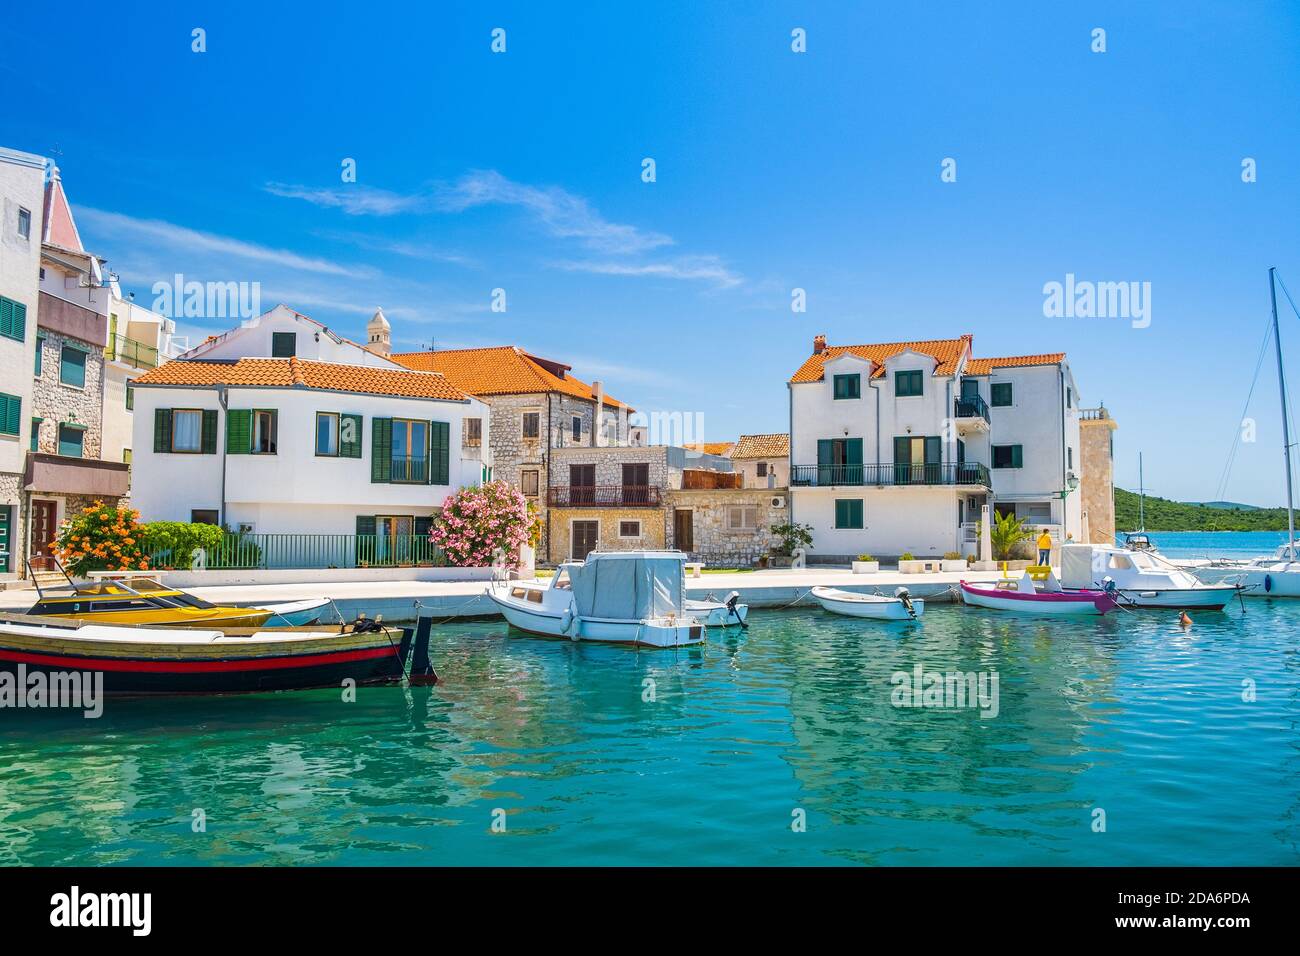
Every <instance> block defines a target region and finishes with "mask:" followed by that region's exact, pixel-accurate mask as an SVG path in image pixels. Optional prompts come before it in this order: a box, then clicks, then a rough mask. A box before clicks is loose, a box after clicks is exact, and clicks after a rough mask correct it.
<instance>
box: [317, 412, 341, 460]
mask: <svg viewBox="0 0 1300 956" xmlns="http://www.w3.org/2000/svg"><path fill="white" fill-rule="evenodd" d="M338 453H339V416H338V415H337V414H336V413H334V412H317V413H316V454H318V455H329V456H337V455H338Z"/></svg>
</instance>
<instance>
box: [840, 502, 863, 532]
mask: <svg viewBox="0 0 1300 956" xmlns="http://www.w3.org/2000/svg"><path fill="white" fill-rule="evenodd" d="M835 527H837V528H861V527H862V499H861V498H836V499H835Z"/></svg>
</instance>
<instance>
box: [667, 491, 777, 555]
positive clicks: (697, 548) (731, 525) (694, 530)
mask: <svg viewBox="0 0 1300 956" xmlns="http://www.w3.org/2000/svg"><path fill="white" fill-rule="evenodd" d="M666 505H667V511H668V512H669V513H670V515H671V520H670V521H669V522H668V526H669V535H668V540H667V545H666V546H667V547H670V548H679V549H681V550H682V551H686V552H687V553H689V554H690V555H691V556H692V558H693V559H694V560H697V561H702V562H703V563H704V564H706V565H708V566H710V567H735V568H747V567H753V566H754V565H756V564H758V562H759V561H760V559H762V558H763V557H765V556H766V555H768V554H769V553H770V552H771V549H772V547H773V546H774V545H776V544H777V543H778V541H777V538H776V536H775V535H773V534H772V531H771V528H772V526H773V525H779V524H784V523H785V522H786V521H787V520H788V518H787V515H788V514H789V507H788V505H789V495H788V492H787V489H785V488H748V487H735V488H678V489H672V490H670V491H668V493H667V496H666Z"/></svg>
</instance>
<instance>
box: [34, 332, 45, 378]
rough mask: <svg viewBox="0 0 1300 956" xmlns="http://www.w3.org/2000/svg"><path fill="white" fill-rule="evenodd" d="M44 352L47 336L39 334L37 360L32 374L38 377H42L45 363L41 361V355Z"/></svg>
mask: <svg viewBox="0 0 1300 956" xmlns="http://www.w3.org/2000/svg"><path fill="white" fill-rule="evenodd" d="M44 352H45V336H43V335H38V336H36V362H35V367H34V368H33V369H32V374H33V375H35V376H36V377H37V378H40V377H41V371H42V369H43V368H44V365H43V363H42V362H41V355H42V354H43V353H44Z"/></svg>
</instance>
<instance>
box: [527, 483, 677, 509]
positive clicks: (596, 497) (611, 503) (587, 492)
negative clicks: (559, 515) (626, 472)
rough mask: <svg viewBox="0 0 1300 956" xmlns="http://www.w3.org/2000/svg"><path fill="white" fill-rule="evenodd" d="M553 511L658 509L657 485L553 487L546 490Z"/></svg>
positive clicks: (547, 499)
mask: <svg viewBox="0 0 1300 956" xmlns="http://www.w3.org/2000/svg"><path fill="white" fill-rule="evenodd" d="M546 501H547V503H548V504H549V505H550V506H551V507H552V508H619V507H630V508H657V507H659V501H660V495H659V486H658V485H555V486H553V487H551V488H549V489H548V490H547V493H546Z"/></svg>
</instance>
